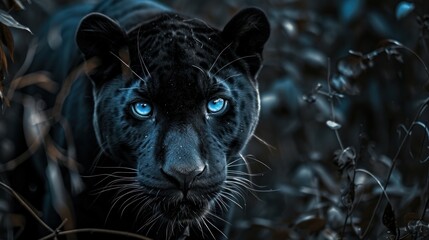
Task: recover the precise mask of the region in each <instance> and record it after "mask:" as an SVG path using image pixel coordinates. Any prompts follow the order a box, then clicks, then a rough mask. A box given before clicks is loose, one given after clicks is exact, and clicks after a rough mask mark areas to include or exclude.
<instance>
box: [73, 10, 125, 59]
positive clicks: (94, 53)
mask: <svg viewBox="0 0 429 240" xmlns="http://www.w3.org/2000/svg"><path fill="white" fill-rule="evenodd" d="M76 43H77V46H78V47H79V49H80V50H81V52H82V53H83V54H84V56H85V59H86V60H88V59H91V58H92V57H99V58H100V59H103V60H104V59H106V58H107V59H110V58H112V57H114V55H113V54H116V55H117V56H119V50H120V49H121V48H122V47H124V46H125V45H126V44H127V35H126V33H125V31H124V30H123V29H122V28H121V27H120V26H119V25H118V24H117V23H116V22H115V21H113V20H112V19H111V18H109V17H108V16H106V15H103V14H101V13H91V14H89V15H87V16H85V17H84V18H83V19H82V21H81V22H80V25H79V27H78V30H77V33H76Z"/></svg>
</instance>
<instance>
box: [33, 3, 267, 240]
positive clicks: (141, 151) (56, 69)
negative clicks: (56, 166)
mask: <svg viewBox="0 0 429 240" xmlns="http://www.w3.org/2000/svg"><path fill="white" fill-rule="evenodd" d="M92 12H97V13H92ZM89 13H92V14H89ZM88 14H89V15H88ZM82 18H83V20H81V19H82ZM55 27H56V28H59V29H60V36H61V39H62V42H61V43H60V44H58V45H56V46H54V47H53V46H52V43H50V42H49V36H50V35H49V31H51V30H52V28H55ZM43 32H44V33H43ZM268 35H269V25H268V21H267V19H266V17H265V15H264V14H263V13H262V12H261V11H260V10H258V9H254V8H249V9H245V10H243V11H242V12H240V13H239V14H237V15H236V16H235V17H234V18H233V19H232V20H231V21H230V22H229V23H228V24H227V25H226V27H225V28H224V29H223V31H219V30H217V29H214V28H212V27H210V26H208V25H207V24H206V23H205V22H203V21H201V20H197V19H194V18H189V17H186V16H182V15H180V14H177V13H174V12H171V11H170V10H168V9H167V8H165V7H163V6H161V5H158V4H155V3H153V2H149V1H138V0H126V1H114V0H111V1H110V0H109V1H102V2H101V3H100V4H96V5H92V4H86V5H80V6H77V7H74V8H70V9H68V10H65V11H64V12H63V13H61V14H59V15H57V16H56V17H54V18H53V19H52V21H51V22H50V23H49V24H48V25H47V27H46V28H45V30H44V31H42V33H41V42H40V44H39V49H38V52H37V53H36V58H35V60H34V63H33V65H32V67H31V68H30V71H40V70H43V71H48V72H51V73H52V75H51V76H52V78H53V79H54V80H55V81H57V82H63V81H64V79H66V78H67V76H70V73H71V72H72V71H73V70H74V69H76V68H77V67H78V66H79V65H80V64H82V63H83V61H84V60H86V64H87V65H91V66H93V67H92V68H91V69H90V70H89V71H88V72H87V76H85V75H81V76H79V77H77V78H76V79H75V80H74V83H73V85H72V87H71V89H70V93H69V95H68V97H67V99H66V101H65V102H64V105H63V107H62V116H63V117H64V119H66V120H67V122H68V123H69V125H70V126H71V133H72V136H73V139H74V140H73V142H74V144H72V145H73V146H75V148H76V149H75V152H76V154H75V158H76V161H77V162H78V164H79V169H80V174H81V175H82V176H84V177H83V182H84V183H85V190H84V191H83V192H80V193H78V194H74V193H72V191H71V190H70V196H72V199H73V202H74V204H73V212H72V213H71V216H73V219H72V221H73V223H74V224H75V226H74V227H77V228H82V227H94V228H109V229H118V230H125V231H130V232H139V233H141V234H142V235H147V236H149V237H152V238H155V239H165V238H172V239H174V238H177V237H178V236H179V235H180V234H182V233H183V231H184V230H185V229H186V227H187V226H189V227H190V231H191V234H190V235H191V237H190V238H194V239H201V238H202V237H205V238H210V237H211V235H214V236H217V237H216V238H221V236H222V234H221V233H220V231H223V227H222V225H224V224H223V223H222V221H220V220H219V219H220V218H225V212H228V211H227V210H226V209H228V208H229V207H230V206H229V205H230V203H231V201H234V198H235V197H234V195H236V194H237V191H240V190H239V189H240V188H241V187H242V186H243V185H245V184H247V183H246V180H245V179H244V178H243V176H242V175H240V174H239V173H237V172H236V171H233V170H234V165H240V164H234V163H236V160H237V159H239V158H240V152H241V151H242V150H243V148H244V147H245V145H246V143H247V141H248V140H249V138H250V137H251V136H252V134H253V131H254V129H255V126H256V124H257V120H258V114H259V97H258V89H257V82H256V76H257V74H258V72H259V69H260V67H261V59H262V58H261V55H262V49H263V45H264V43H265V42H266V40H267V38H268ZM82 56H83V57H82ZM29 92H30V93H33V94H34V92H33V90H29ZM44 99H45V101H46V102H47V106H48V107H49V106H53V105H54V99H55V98H51V99H50V98H49V97H45V98H44ZM51 134H52V136H53V138H54V140H55V142H56V144H57V145H59V146H60V147H62V148H64V149H69V148H70V143H69V142H67V139H66V136H65V135H66V134H65V133H64V130H63V127H58V126H56V127H55V128H54V129H53V130H52V133H51ZM35 158H37V159H38V160H37V161H45V162H46V154H44V152H43V151H39V153H38V154H36V156H35ZM38 164H40V163H38ZM45 165H48V166H49V160H48V161H47V162H46V163H45ZM45 165H43V164H42V167H40V165H38V166H39V167H38V168H39V169H41V171H42V172H40V171H39V172H40V174H41V175H43V174H44V172H43V170H44V168H45ZM235 170H236V169H235ZM63 177H64V176H63ZM43 178H44V177H43V176H42V177H41V179H43ZM64 178H66V179H67V177H64ZM68 185H71V187H70V188H73V186H74V185H73V181H71V183H66V186H68ZM46 189H47V190H46V191H47V192H50V193H49V194H45V195H44V201H45V204H44V205H45V209H44V214H45V219H46V221H47V222H48V223H50V224H51V225H52V226H53V227H55V224H58V223H59V222H61V220H60V219H59V216H58V209H56V210H55V208H53V207H52V206H56V205H55V201H56V199H52V198H54V197H55V193H52V191H53V190H49V189H53V188H52V186H49V184H47V185H46ZM60 215H61V214H60ZM85 236H87V235H82V236H80V237H81V238H83V237H85ZM94 237H95V236H90V237H89V238H91V239H94ZM104 237H106V236H104ZM187 239H189V238H187Z"/></svg>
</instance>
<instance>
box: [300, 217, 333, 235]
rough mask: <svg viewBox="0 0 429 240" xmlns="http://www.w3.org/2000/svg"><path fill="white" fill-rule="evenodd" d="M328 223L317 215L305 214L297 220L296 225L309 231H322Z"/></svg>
mask: <svg viewBox="0 0 429 240" xmlns="http://www.w3.org/2000/svg"><path fill="white" fill-rule="evenodd" d="M325 225H326V220H325V219H323V218H320V217H318V216H316V215H303V216H300V217H299V218H298V219H297V220H296V221H295V227H296V228H299V229H302V230H305V231H306V232H309V233H315V232H319V231H321V230H322V229H323V228H324V227H325Z"/></svg>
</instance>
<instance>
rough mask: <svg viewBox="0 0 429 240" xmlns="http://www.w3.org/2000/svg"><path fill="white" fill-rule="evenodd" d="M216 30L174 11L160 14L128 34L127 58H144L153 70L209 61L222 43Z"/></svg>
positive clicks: (136, 60)
mask: <svg viewBox="0 0 429 240" xmlns="http://www.w3.org/2000/svg"><path fill="white" fill-rule="evenodd" d="M219 34H220V31H219V30H217V29H214V28H212V27H210V26H208V25H206V24H205V23H204V22H203V21H201V20H197V19H192V18H187V17H184V16H181V15H177V14H167V13H166V14H163V15H161V16H160V17H158V18H156V19H154V20H151V21H149V22H146V23H143V24H142V25H140V26H139V27H138V28H135V29H133V30H132V31H131V32H129V33H128V36H129V46H128V48H129V49H130V54H131V56H130V57H131V61H132V62H133V63H135V64H137V65H138V64H140V62H141V60H144V61H145V63H146V64H147V66H148V67H150V68H153V69H152V70H153V71H158V68H164V69H163V70H164V71H165V69H172V68H178V67H183V66H192V65H194V66H198V67H200V68H202V69H208V68H209V67H210V66H209V64H210V63H211V62H213V61H214V58H215V57H216V56H217V55H218V54H219V51H220V50H222V48H224V47H225V46H226V44H224V43H223V41H222V38H221V37H220V36H219Z"/></svg>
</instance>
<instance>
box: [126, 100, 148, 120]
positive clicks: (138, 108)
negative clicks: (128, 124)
mask: <svg viewBox="0 0 429 240" xmlns="http://www.w3.org/2000/svg"><path fill="white" fill-rule="evenodd" d="M131 112H132V114H133V115H134V116H135V117H136V118H138V119H140V118H145V117H148V116H150V115H151V114H152V106H151V105H150V104H149V103H147V102H137V103H134V104H133V105H131Z"/></svg>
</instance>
